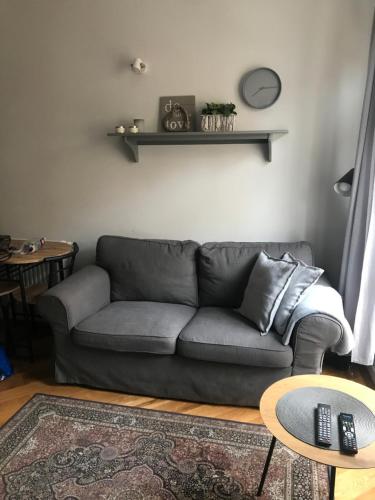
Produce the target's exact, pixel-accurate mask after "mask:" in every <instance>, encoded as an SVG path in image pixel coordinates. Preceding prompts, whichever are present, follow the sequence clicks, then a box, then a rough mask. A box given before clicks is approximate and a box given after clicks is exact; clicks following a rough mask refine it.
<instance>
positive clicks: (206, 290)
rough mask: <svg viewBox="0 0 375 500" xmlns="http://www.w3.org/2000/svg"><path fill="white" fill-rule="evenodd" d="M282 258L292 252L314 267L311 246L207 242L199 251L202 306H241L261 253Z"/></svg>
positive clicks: (304, 244)
mask: <svg viewBox="0 0 375 500" xmlns="http://www.w3.org/2000/svg"><path fill="white" fill-rule="evenodd" d="M262 250H264V251H265V252H267V253H268V254H269V255H270V256H271V257H275V258H281V256H282V255H283V254H284V253H285V252H290V253H291V254H293V255H294V256H295V257H296V258H297V259H298V260H302V261H304V262H305V263H306V264H308V265H313V256H312V250H311V247H310V245H309V244H308V243H306V242H304V241H299V242H296V243H233V242H227V243H205V244H204V245H202V246H201V247H200V248H199V252H198V269H199V270H198V274H199V278H198V279H199V305H200V306H216V307H233V308H237V307H240V305H241V302H242V298H243V294H244V291H245V288H246V285H247V282H248V280H249V276H250V272H251V271H252V268H253V266H254V264H255V262H256V259H257V257H258V255H259V253H260V252H261V251H262Z"/></svg>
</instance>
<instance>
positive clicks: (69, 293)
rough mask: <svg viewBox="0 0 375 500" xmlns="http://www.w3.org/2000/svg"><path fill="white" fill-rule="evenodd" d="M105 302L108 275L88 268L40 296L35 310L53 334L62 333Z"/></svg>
mask: <svg viewBox="0 0 375 500" xmlns="http://www.w3.org/2000/svg"><path fill="white" fill-rule="evenodd" d="M109 302H110V280H109V275H108V273H107V272H106V271H105V270H104V269H102V268H101V267H98V266H94V265H90V266H86V267H84V268H83V269H81V270H80V271H78V272H77V273H74V274H73V275H72V276H70V277H69V278H67V279H66V280H64V281H62V282H61V283H59V284H58V285H56V286H54V287H53V288H51V289H50V290H48V291H47V292H46V293H44V294H43V295H42V296H41V297H40V298H39V300H38V303H37V307H38V311H39V312H40V314H41V316H42V317H43V318H45V319H46V320H47V321H48V322H49V323H50V324H51V326H52V329H53V331H54V333H59V334H66V333H68V332H69V331H70V330H71V329H72V328H73V327H74V326H75V325H77V324H78V323H80V322H81V321H82V320H84V319H85V318H87V317H88V316H90V315H91V314H94V313H95V312H97V311H99V309H101V308H102V307H104V306H106V305H107V304H109Z"/></svg>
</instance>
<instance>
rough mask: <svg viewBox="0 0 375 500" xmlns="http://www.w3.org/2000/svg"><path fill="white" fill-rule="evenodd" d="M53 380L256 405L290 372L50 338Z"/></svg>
mask: <svg viewBox="0 0 375 500" xmlns="http://www.w3.org/2000/svg"><path fill="white" fill-rule="evenodd" d="M55 344H56V360H55V378H56V381H57V382H58V383H61V384H79V385H84V386H89V387H97V388H102V389H109V390H113V391H122V392H125V393H128V394H144V395H145V396H151V397H160V398H168V399H172V398H173V399H180V400H181V399H183V400H189V401H199V402H206V403H215V404H228V405H229V404H230V405H232V404H233V405H241V406H258V405H259V400H260V397H261V396H262V394H263V392H264V391H265V390H266V389H267V387H269V386H270V385H271V384H273V383H274V382H276V381H277V380H280V379H282V378H285V377H289V376H290V374H291V371H292V368H291V367H288V368H260V367H254V366H240V365H231V364H225V365H224V364H223V363H213V362H207V361H199V360H195V359H188V358H183V357H181V356H178V355H176V354H175V355H173V356H168V355H166V356H160V355H157V354H155V355H152V354H137V353H126V352H115V351H105V350H101V349H92V348H89V347H84V346H79V345H76V344H74V343H73V342H72V339H71V337H70V336H69V335H65V336H62V335H58V336H56V337H55Z"/></svg>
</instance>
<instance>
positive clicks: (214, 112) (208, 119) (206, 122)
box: [201, 102, 237, 132]
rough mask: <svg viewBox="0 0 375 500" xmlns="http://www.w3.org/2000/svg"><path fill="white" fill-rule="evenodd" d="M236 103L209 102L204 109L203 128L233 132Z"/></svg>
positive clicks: (206, 130) (203, 129) (205, 129)
mask: <svg viewBox="0 0 375 500" xmlns="http://www.w3.org/2000/svg"><path fill="white" fill-rule="evenodd" d="M235 109H236V105H235V104H233V103H232V102H231V103H227V104H223V103H220V104H218V103H215V102H210V103H209V102H207V103H206V107H205V108H203V109H202V114H201V130H202V131H203V132H233V129H234V119H235V116H236V114H237V113H236V111H235Z"/></svg>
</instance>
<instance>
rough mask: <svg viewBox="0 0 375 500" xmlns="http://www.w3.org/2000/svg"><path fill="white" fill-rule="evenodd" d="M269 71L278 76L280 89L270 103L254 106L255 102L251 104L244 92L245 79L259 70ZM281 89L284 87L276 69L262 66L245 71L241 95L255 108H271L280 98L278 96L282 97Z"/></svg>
mask: <svg viewBox="0 0 375 500" xmlns="http://www.w3.org/2000/svg"><path fill="white" fill-rule="evenodd" d="M261 70H262V71H264V70H266V71H269V72H270V73H273V75H274V76H275V77H276V79H277V81H278V83H279V90H278V93H277V95H276V96H275V98H274V99H273V101H272V102H271V103H270V104H266V105H265V106H254V105H253V104H251V103H250V102H249V101H248V100H247V99H246V98H245V93H244V85H245V80H247V79H248V78H249V77H250V76H251V75H252V74H254V73H256V72H257V71H261ZM281 89H282V83H281V79H280V77H279V75H278V74H277V73H276V71H275V70H273V69H271V68H267V67H266V66H262V67H260V68H255V69H252V70H250V71H248V72H247V73H245V74H244V75H243V77H242V79H241V96H242V99H243V100H244V101H245V103H246V104H247V105H248V106H250V107H251V108H254V109H266V108H269V107H270V106H272V105H273V104H275V102H276V101H277V100H278V98H279V97H280V94H281Z"/></svg>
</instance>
